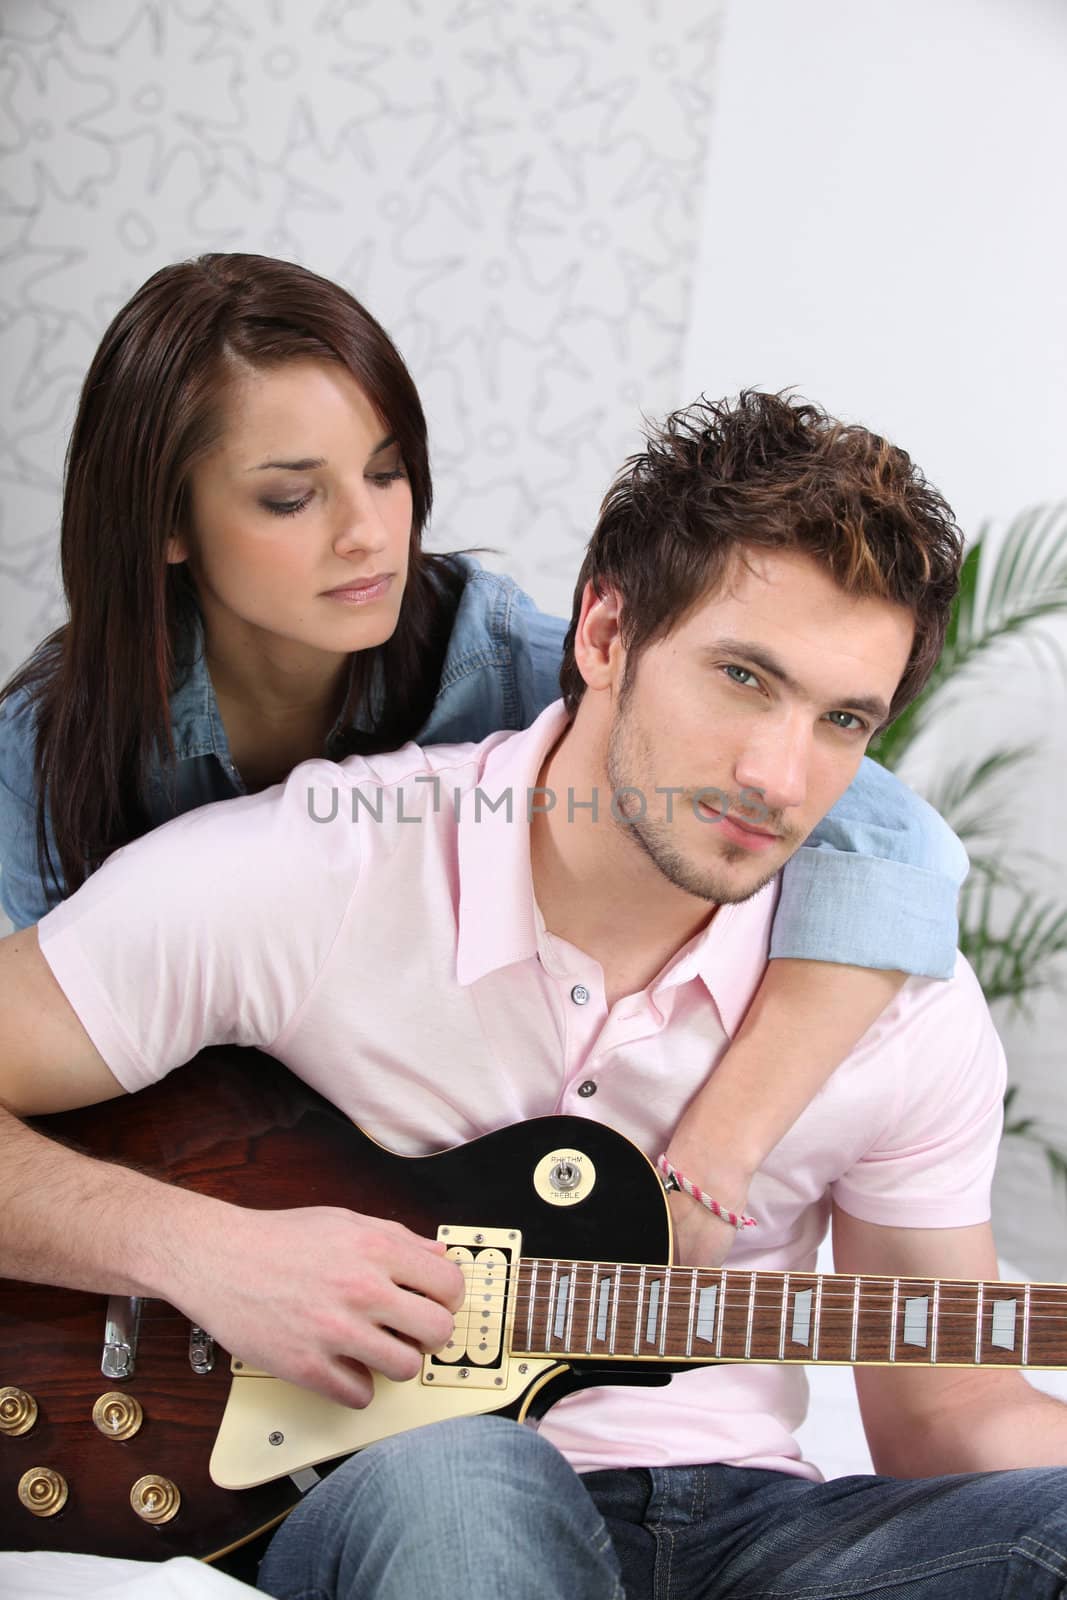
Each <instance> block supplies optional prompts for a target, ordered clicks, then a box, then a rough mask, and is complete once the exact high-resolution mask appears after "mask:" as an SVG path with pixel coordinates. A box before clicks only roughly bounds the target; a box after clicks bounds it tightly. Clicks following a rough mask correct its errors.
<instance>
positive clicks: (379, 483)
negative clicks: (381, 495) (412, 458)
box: [367, 467, 407, 489]
mask: <svg viewBox="0 0 1067 1600" xmlns="http://www.w3.org/2000/svg"><path fill="white" fill-rule="evenodd" d="M367 477H368V479H369V480H370V482H371V483H373V484H375V485H376V487H377V488H379V489H387V488H388V487H389V485H390V484H391V483H399V482H400V479H401V478H406V477H407V473H406V472H405V471H404V469H403V467H394V468H393V469H392V471H391V472H368V473H367Z"/></svg>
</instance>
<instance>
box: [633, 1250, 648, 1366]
mask: <svg viewBox="0 0 1067 1600" xmlns="http://www.w3.org/2000/svg"><path fill="white" fill-rule="evenodd" d="M646 1271H647V1268H645V1267H642V1268H641V1276H640V1277H639V1278H638V1280H637V1310H636V1312H635V1314H634V1355H635V1356H638V1355H640V1354H641V1302H642V1300H643V1299H644V1297H645V1272H646Z"/></svg>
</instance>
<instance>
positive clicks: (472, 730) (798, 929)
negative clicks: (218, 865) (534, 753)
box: [0, 556, 968, 978]
mask: <svg viewBox="0 0 1067 1600" xmlns="http://www.w3.org/2000/svg"><path fill="white" fill-rule="evenodd" d="M456 560H457V561H459V562H460V563H461V564H462V566H463V567H464V569H465V570H466V574H467V577H466V583H465V585H464V589H463V593H462V595H461V598H460V602H459V606H458V609H457V612H456V617H455V621H454V623H453V627H452V635H451V638H450V640H449V645H448V652H447V654H446V657H445V664H444V668H443V671H442V674H441V684H440V688H439V689H438V692H437V699H436V701H435V702H434V706H433V710H432V712H431V713H430V716H429V719H428V720H427V722H426V724H425V726H424V727H423V728H421V729H420V730H419V733H418V734H417V736H416V742H417V743H418V744H441V743H452V742H464V741H467V740H472V741H477V740H480V739H484V738H486V737H487V736H488V735H489V734H491V733H495V732H497V731H498V730H499V729H505V728H525V727H528V726H529V724H530V723H531V722H532V721H533V720H534V718H535V717H537V716H538V715H539V713H540V712H541V711H543V710H544V708H545V706H546V705H548V704H549V703H550V702H551V701H553V700H556V699H558V698H559V665H560V657H561V654H562V649H563V639H564V635H565V634H566V631H567V624H566V623H565V622H563V621H561V620H560V619H559V618H557V617H547V616H545V615H544V614H543V613H542V612H540V611H538V610H537V607H536V606H535V605H534V603H533V601H532V600H531V599H530V598H529V596H528V595H526V594H524V593H523V591H522V590H521V589H520V588H518V586H517V585H516V584H515V583H514V582H513V581H512V580H511V579H510V578H506V577H502V576H500V575H498V574H497V573H493V572H487V571H485V570H484V569H483V568H482V567H481V566H479V564H478V562H477V561H474V560H473V559H471V558H470V557H465V556H464V557H457V558H456ZM170 710H171V722H172V727H173V732H174V747H175V755H176V762H175V765H174V767H173V769H171V768H169V767H168V769H166V770H164V769H163V768H157V769H156V770H155V771H154V772H152V773H151V774H150V779H149V793H148V809H149V817H150V821H151V825H152V827H157V826H158V825H159V824H160V823H163V822H166V821H169V819H170V818H171V817H174V816H179V815H180V814H181V813H182V812H185V811H192V810H193V809H194V808H195V807H197V806H202V805H206V804H208V802H209V801H212V800H226V799H229V798H231V797H232V796H233V795H237V794H244V793H245V787H244V784H243V783H242V781H241V775H240V773H239V772H238V771H237V768H236V766H235V765H234V762H233V757H232V756H231V754H230V747H229V743H228V741H227V738H226V730H225V728H224V727H223V725H222V718H221V716H220V715H219V707H218V701H217V700H216V698H215V691H214V688H213V687H212V683H211V678H210V676H209V674H208V670H207V663H206V661H205V659H204V653H203V642H202V640H201V641H200V645H199V648H198V650H197V652H196V654H195V657H194V659H193V663H192V666H191V668H190V670H189V672H188V674H187V675H186V677H185V679H184V680H183V682H182V683H181V684H180V685H179V686H178V687H177V688H176V689H175V691H174V693H173V694H172V696H171V701H170ZM34 752H35V726H34V717H33V712H32V707H31V706H30V705H29V704H28V703H27V702H26V700H25V698H24V697H22V696H15V697H13V698H12V699H10V700H7V701H5V702H4V704H3V706H0V869H2V870H0V903H2V905H3V908H4V910H5V911H6V912H7V915H8V916H9V917H10V919H11V921H12V922H13V923H14V925H15V927H16V928H22V927H26V926H27V925H28V924H30V923H32V922H37V921H39V920H40V918H41V917H43V916H44V914H45V912H46V911H48V910H50V909H51V907H52V906H54V905H56V904H58V902H59V901H60V900H62V899H63V898H64V894H63V893H62V891H60V890H58V889H57V888H56V886H55V884H53V883H52V882H51V881H50V880H49V881H48V883H47V884H45V883H43V882H42V880H41V877H40V874H39V871H38V865H37V832H36V799H35V791H34ZM967 865H968V863H967V855H966V852H965V850H964V848H963V846H962V845H961V844H960V842H959V840H958V839H957V838H956V836H955V834H954V833H953V832H952V830H951V829H950V828H949V827H948V825H947V824H946V823H945V822H943V821H942V819H941V818H940V817H939V816H938V814H937V812H936V811H934V810H933V808H932V807H931V806H929V805H927V803H926V801H925V800H922V799H920V798H919V796H918V795H916V794H913V793H912V791H911V790H910V789H908V788H907V787H906V786H905V785H904V784H902V783H901V782H900V780H899V779H898V778H895V777H894V776H893V775H892V773H889V772H887V771H886V770H885V769H884V768H883V767H880V766H878V765H877V763H875V762H873V761H870V760H868V759H866V758H864V760H863V762H862V763H861V766H860V770H859V772H858V774H857V776H856V778H855V780H854V781H853V783H852V785H851V787H850V788H849V789H848V790H847V791H846V793H845V794H844V795H843V796H842V798H841V799H840V800H839V801H838V803H837V805H835V806H834V808H833V810H832V811H831V812H829V813H828V815H827V816H826V817H825V818H824V819H823V821H822V822H821V823H820V824H819V826H818V827H817V828H816V829H815V830H814V832H813V833H812V834H811V835H810V837H809V838H808V840H807V842H806V843H805V844H804V845H803V846H802V847H801V849H800V850H798V851H797V852H796V854H795V855H794V856H793V857H792V858H791V860H790V861H788V862H787V863H786V866H785V868H784V871H783V874H782V889H781V897H780V900H779V904H778V910H777V914H776V916H775V921H774V931H773V935H772V940H771V951H770V953H771V955H772V957H788V956H793V957H805V958H807V959H809V960H814V961H836V962H844V963H848V964H851V965H853V966H859V967H882V968H897V969H899V970H901V971H904V972H910V973H915V974H917V975H920V976H925V977H932V978H946V977H949V976H950V975H951V973H952V970H953V966H954V964H955V956H956V938H957V924H956V899H957V892H958V889H959V885H960V884H961V882H962V881H963V878H964V877H965V876H966V872H967Z"/></svg>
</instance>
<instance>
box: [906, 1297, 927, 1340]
mask: <svg viewBox="0 0 1067 1600" xmlns="http://www.w3.org/2000/svg"><path fill="white" fill-rule="evenodd" d="M929 1311H930V1299H929V1296H928V1295H916V1296H915V1298H914V1299H908V1300H905V1301H904V1343H905V1344H915V1345H919V1346H920V1347H921V1346H923V1345H925V1344H926V1323H927V1318H928V1316H929Z"/></svg>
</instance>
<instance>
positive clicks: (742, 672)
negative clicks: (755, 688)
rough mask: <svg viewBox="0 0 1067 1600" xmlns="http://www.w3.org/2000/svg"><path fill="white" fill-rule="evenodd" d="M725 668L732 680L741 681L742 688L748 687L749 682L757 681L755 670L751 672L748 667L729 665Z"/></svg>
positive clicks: (733, 681) (734, 681)
mask: <svg viewBox="0 0 1067 1600" xmlns="http://www.w3.org/2000/svg"><path fill="white" fill-rule="evenodd" d="M725 670H726V672H727V674H728V675H729V677H730V680H731V682H732V683H740V684H741V687H742V688H747V687H748V685H749V683H755V682H756V674H755V673H754V672H749V670H748V668H747V667H735V666H728V667H727V668H726V669H725ZM743 680H745V681H743Z"/></svg>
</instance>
